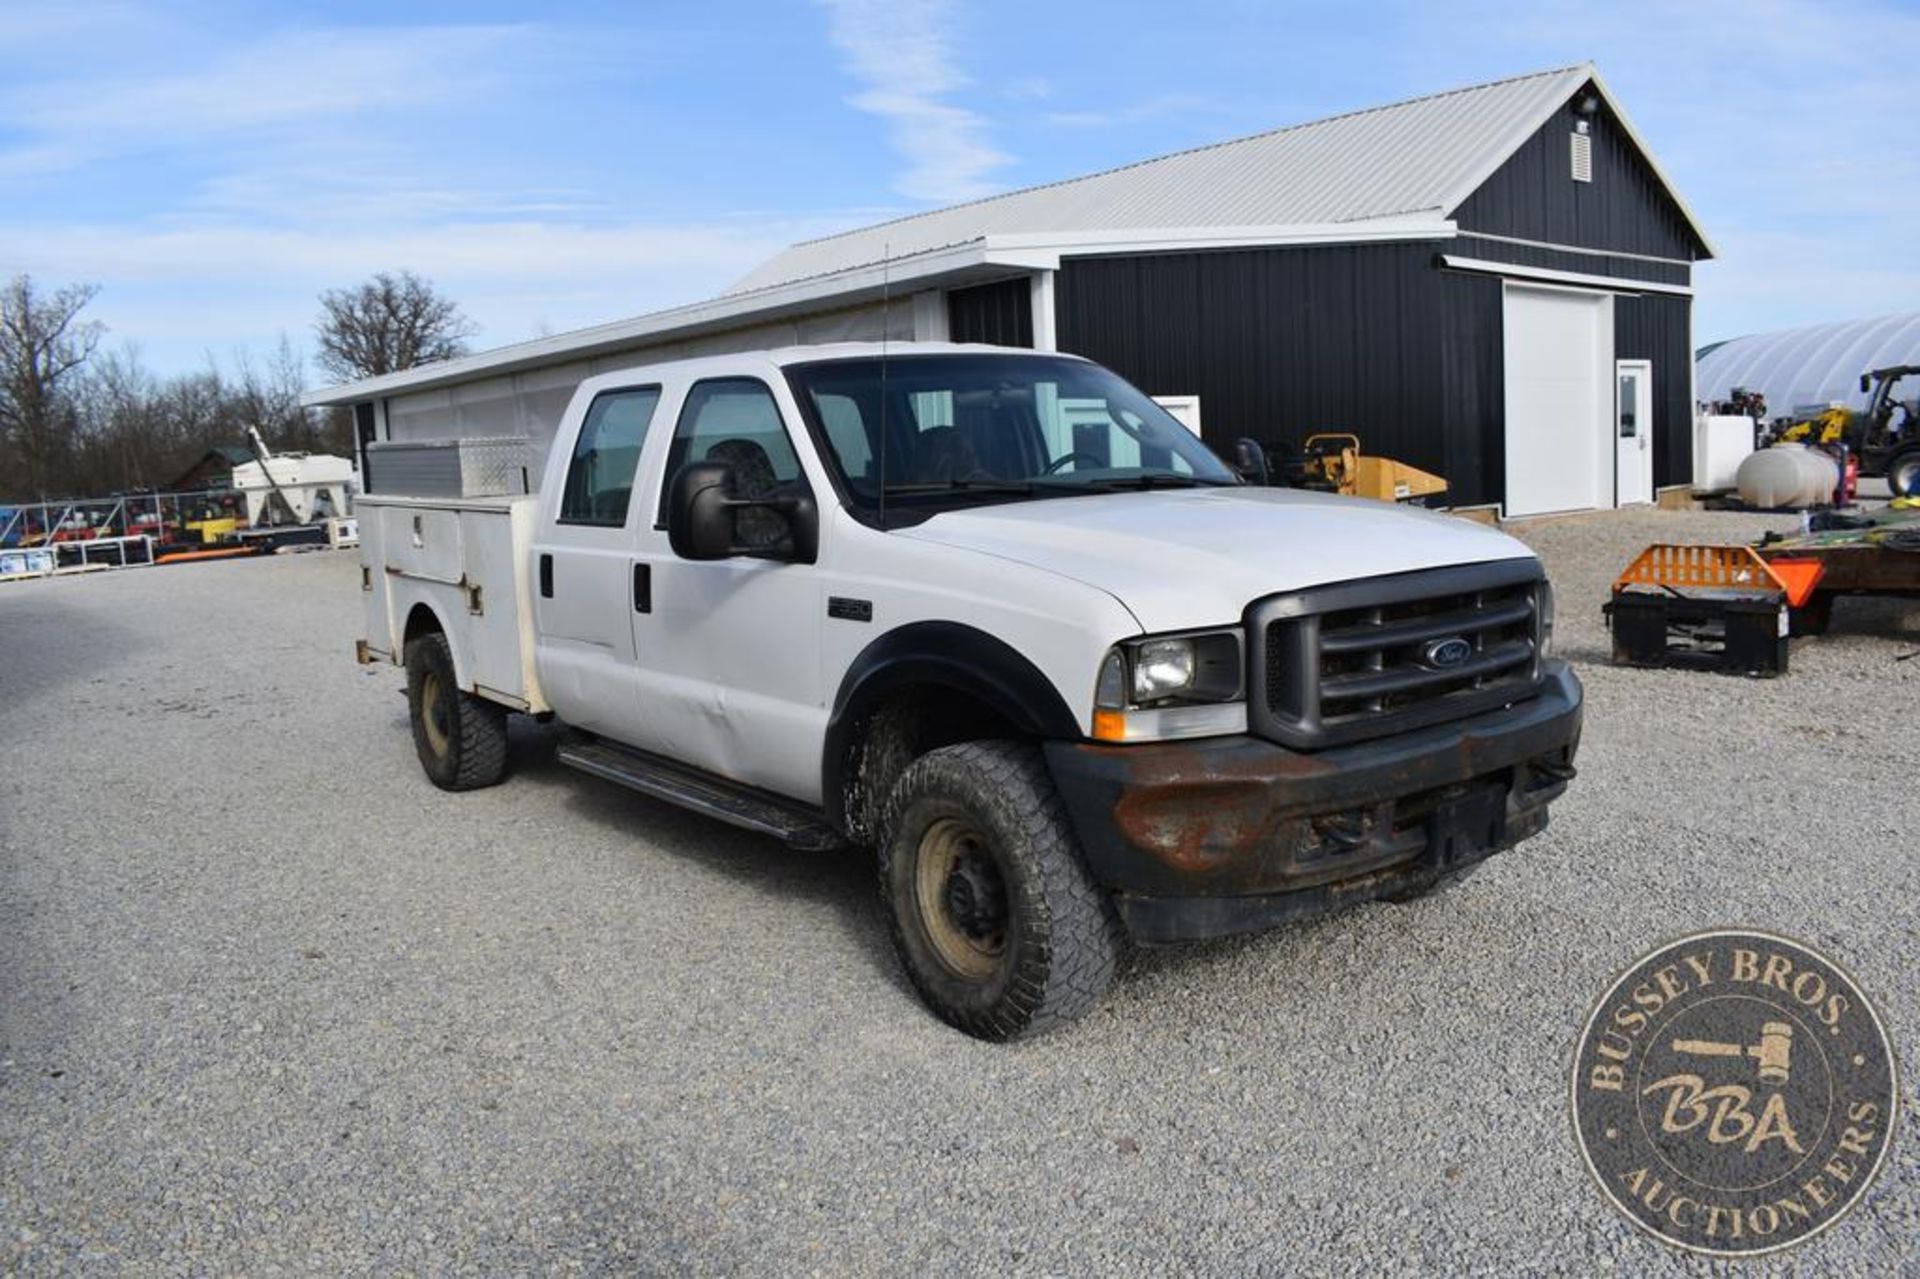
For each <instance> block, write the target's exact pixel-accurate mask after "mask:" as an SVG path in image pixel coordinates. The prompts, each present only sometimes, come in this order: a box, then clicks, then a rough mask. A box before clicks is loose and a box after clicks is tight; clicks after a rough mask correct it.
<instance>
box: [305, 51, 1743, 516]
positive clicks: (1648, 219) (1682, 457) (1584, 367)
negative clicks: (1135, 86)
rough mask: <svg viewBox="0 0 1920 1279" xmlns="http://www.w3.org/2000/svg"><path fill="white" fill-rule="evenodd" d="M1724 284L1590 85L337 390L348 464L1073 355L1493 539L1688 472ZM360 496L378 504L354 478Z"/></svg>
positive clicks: (1029, 207) (1201, 175) (1216, 169)
mask: <svg viewBox="0 0 1920 1279" xmlns="http://www.w3.org/2000/svg"><path fill="white" fill-rule="evenodd" d="M1711 255H1712V247H1711V245H1710V243H1709V241H1708V240H1707V237H1706V234H1705V232H1704V231H1703V230H1702V229H1701V228H1700V225H1699V223H1698V222H1697V220H1696V219H1695V218H1694V216H1693V214H1692V213H1691V212H1690V211H1689V210H1688V208H1687V207H1686V204H1685V203H1684V201H1683V200H1682V199H1681V198H1680V196H1679V194H1678V193H1677V192H1676V191H1675V190H1674V189H1673V187H1672V184H1671V183H1670V182H1669V181H1668V180H1667V177H1666V175H1665V174H1664V173H1663V172H1662V171H1661V169H1660V168H1659V165H1658V164H1657V162H1656V161H1655V160H1654V158H1653V156H1652V153H1651V152H1650V150H1649V149H1648V148H1647V146H1646V144H1645V142H1644V140H1643V139H1642V138H1641V137H1640V135H1639V133H1638V132H1637V131H1636V130H1635V129H1634V127H1633V125H1632V124H1631V123H1630V122H1629V120H1628V118H1627V116H1626V113H1625V112H1624V110H1623V109H1622V108H1621V106H1620V104H1619V103H1618V101H1617V100H1616V99H1615V98H1614V96H1613V94H1612V93H1611V92H1610V91H1609V90H1608V88H1607V86H1606V84H1605V82H1604V81H1603V80H1602V79H1601V77H1600V75H1599V73H1598V72H1597V71H1596V70H1595V68H1594V67H1593V66H1591V65H1589V64H1583V65H1580V66H1574V67H1567V68H1563V69H1560V70H1555V71H1547V72H1542V73H1539V74H1536V75H1529V76H1523V77H1519V78H1516V79H1511V80H1503V81H1499V82H1496V83H1493V84H1485V85H1480V86H1476V87H1473V88H1468V89H1461V90H1457V91H1454V92H1450V93H1441V94H1436V95H1433V96H1431V97H1425V98H1418V99H1415V100H1413V101H1410V102H1403V103H1399V104H1396V105H1393V106H1386V107H1380V108H1376V109H1373V110H1368V111H1360V112H1355V113H1352V114H1349V115H1342V116H1336V117H1333V118H1331V119H1327V120H1321V121H1317V122H1314V123H1310V124H1302V125H1296V126H1292V127H1289V128H1283V129H1278V130H1275V131H1273V132H1270V133H1263V134H1258V135H1255V136H1253V137H1248V138H1242V139H1239V140H1236V141H1231V142H1224V143H1220V144H1218V145H1215V146H1208V147H1202V148H1198V149H1195V150H1191V151H1183V152H1179V153H1176V154H1173V155H1168V156H1163V157H1160V158H1158V159H1153V160H1147V161H1143V162H1141V163H1139V164H1134V165H1129V166H1127V167H1124V168H1120V169H1115V170H1111V171H1108V172H1105V173H1097V174H1093V175H1091V176H1088V177H1082V178H1075V179H1072V180H1069V181H1063V182H1057V183H1053V184H1050V185H1046V186H1040V187H1034V188H1030V189H1027V190H1023V191H1015V192H1012V193H1009V194H1006V195H1000V196H994V197H991V198H988V199H984V200H979V201H974V202H972V203H968V204H963V205H958V206H955V207H953V208H948V209H941V210H936V211H933V212H929V213H922V214H917V215H914V216H911V217H906V218H901V219H898V220H895V221H892V222H887V223H883V224H881V225H878V226H872V227H867V228H863V229H860V230H856V231H850V232H847V233H845V234H841V235H835V236H830V237H827V238H824V239H820V240H814V241H810V242H807V243H804V244H799V245H795V246H794V247H793V248H791V249H789V250H787V251H786V252H784V253H782V254H779V255H778V256H776V257H775V258H773V259H772V260H771V261H769V262H767V263H765V264H764V265H762V266H761V267H759V268H758V269H756V270H755V271H753V272H752V273H751V274H749V275H748V276H747V277H746V278H745V279H743V280H742V281H740V282H739V284H737V285H736V286H735V287H734V288H733V289H732V290H730V291H729V292H727V293H724V294H722V295H721V296H719V297H717V298H714V299H712V300H710V301H707V302H702V303H698V304H695V305H692V306H686V307H680V308H676V309H674V310H670V311H663V312H658V313H655V314H652V315H647V316H641V317H639V318H637V319H632V320H625V321H620V322H617V323H613V324H607V325H602V326H599V327H596V328H591V329H584V330H580V331H578V332H574V333H567V334H562V335H558V336H555V337H550V338H542V339H539V340H537V341H533V342H525V343H521V344H518V345H515V346H509V347H504V348H501V349H498V350H494V351H488V352H484V353H482V354H479V355H474V356H469V357H465V358H463V359H459V360H452V361H447V362H445V363H441V364H435V365H429V366H425V367H422V368H418V369H413V370H409V371H407V372H404V373H398V374H393V375H391V376H388V377H383V378H377V379H373V380H370V381H366V382H361V383H356V384H353V385H349V386H343V387H335V388H332V389H330V390H327V391H323V392H318V393H316V394H315V395H313V396H311V397H309V401H308V402H309V403H313V404H326V405H351V406H352V407H353V409H354V412H355V415H356V421H357V424H358V427H359V431H360V436H361V439H362V440H363V442H364V441H372V440H376V439H378V440H407V439H419V438H427V437H434V436H445V435H447V434H448V433H449V432H450V431H452V432H457V433H458V434H462V435H469V436H502V435H525V436H528V437H530V438H532V439H534V440H535V441H536V443H544V442H545V441H546V440H548V439H549V438H551V435H552V433H553V430H554V428H555V426H556V424H557V420H558V417H559V415H560V413H561V411H562V410H563V409H564V407H565V405H566V402H567V399H568V397H569V396H570V395H571V393H572V390H573V388H574V386H575V385H576V384H577V383H578V382H579V381H580V379H581V378H583V377H586V376H588V375H590V374H592V373H596V372H604V371H607V370H610V369H616V368H620V367H623V366H626V365H632V364H636V363H641V362H645V361H650V360H656V359H665V358H673V357H675V356H681V355H691V354H701V353H708V352H715V351H725V350H740V349H750V348H755V347H768V346H784V345H789V344H792V343H809V342H825V341H837V340H845V339H873V338H878V337H880V336H882V334H885V335H886V336H888V337H890V338H894V339H912V338H918V339H926V340H952V341H979V342H995V343H1002V344H1008V345H1015V346H1031V347H1038V348H1041V349H1058V350H1063V351H1071V352H1075V353H1078V354H1082V355H1086V356H1089V357H1091V358H1092V359H1095V360H1098V361H1100V362H1101V363H1103V364H1106V365H1108V366H1110V367H1112V368H1114V369H1115V370H1117V371H1118V372H1120V373H1121V374H1123V375H1124V376H1126V377H1127V378H1129V379H1130V380H1131V381H1133V382H1135V383H1136V384H1138V385H1139V386H1140V387H1141V388H1142V389H1143V390H1145V391H1147V392H1148V393H1150V394H1152V395H1155V396H1157V397H1163V398H1165V399H1167V400H1173V399H1174V398H1176V397H1177V398H1178V399H1180V400H1181V401H1182V403H1181V412H1180V416H1182V418H1183V420H1187V421H1188V422H1189V423H1190V424H1193V425H1196V426H1197V429H1199V430H1200V431H1201V433H1202V434H1203V436H1204V437H1205V438H1206V439H1207V440H1208V441H1209V442H1210V443H1212V444H1214V445H1215V447H1216V448H1218V449H1220V450H1221V451H1223V452H1224V451H1226V450H1227V449H1228V448H1229V447H1230V445H1231V443H1232V441H1234V440H1235V439H1236V438H1238V437H1241V436H1249V437H1252V438H1254V439H1257V440H1261V441H1263V442H1264V441H1293V440H1298V439H1299V438H1301V437H1302V436H1304V435H1305V434H1308V433H1310V432H1313V431H1318V430H1351V431H1356V432H1358V433H1359V434H1360V435H1361V437H1362V438H1363V440H1364V441H1365V444H1366V446H1367V448H1368V450H1369V451H1371V452H1375V453H1382V454H1387V455H1391V456H1395V457H1398V458H1400V459H1402V460H1404V461H1407V462H1411V463H1413V464H1414V465H1416V466H1419V467H1422V468H1424V469H1427V470H1433V471H1439V472H1441V473H1442V474H1444V475H1445V476H1446V477H1447V478H1448V480H1449V481H1450V483H1451V486H1452V488H1451V500H1452V501H1453V502H1454V503H1455V504H1457V505H1483V504H1484V505H1498V506H1499V507H1500V508H1501V509H1502V510H1503V512H1504V513H1506V514H1508V515H1534V514H1541V513H1545V512H1550V511H1564V510H1579V509H1589V508H1595V507H1610V506H1615V505H1625V504H1631V503H1635V502H1645V501H1651V500H1653V498H1654V494H1655V491H1656V490H1657V489H1658V488H1661V487H1665V486H1670V485H1682V484H1686V483H1687V482H1688V481H1689V479H1690V478H1691V474H1692V459H1691V455H1690V447H1691V446H1690V438H1691V424H1692V419H1693V401H1694V395H1693V367H1694V366H1693V358H1692V340H1691V339H1692V334H1691V330H1692V270H1693V264H1694V263H1695V262H1697V261H1700V260H1702V259H1705V258H1708V257H1710V256H1711ZM368 483H369V484H370V486H371V487H372V489H373V490H374V491H378V488H379V476H378V475H377V474H374V475H371V476H369V477H368Z"/></svg>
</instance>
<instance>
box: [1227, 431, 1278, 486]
mask: <svg viewBox="0 0 1920 1279" xmlns="http://www.w3.org/2000/svg"><path fill="white" fill-rule="evenodd" d="M1233 469H1234V470H1235V471H1238V472H1239V473H1240V478H1241V479H1243V480H1245V481H1246V482H1247V483H1249V484H1271V483H1272V482H1273V480H1272V477H1271V475H1270V474H1269V473H1268V471H1267V451H1266V450H1265V449H1263V448H1261V447H1260V443H1259V441H1258V440H1251V439H1248V438H1247V437H1246V436H1244V435H1243V436H1241V437H1240V438H1239V439H1237V440H1235V441H1234V442H1233Z"/></svg>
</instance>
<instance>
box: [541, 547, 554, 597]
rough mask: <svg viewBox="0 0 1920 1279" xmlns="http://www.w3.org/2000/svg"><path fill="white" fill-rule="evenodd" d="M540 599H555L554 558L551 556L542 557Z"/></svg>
mask: <svg viewBox="0 0 1920 1279" xmlns="http://www.w3.org/2000/svg"><path fill="white" fill-rule="evenodd" d="M540 598H541V599H543V600H550V599H552V598H553V556H551V555H542V556H541V557H540Z"/></svg>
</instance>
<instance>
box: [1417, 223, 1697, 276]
mask: <svg viewBox="0 0 1920 1279" xmlns="http://www.w3.org/2000/svg"><path fill="white" fill-rule="evenodd" d="M1446 252H1447V253H1449V254H1451V255H1453V256H1455V257H1462V258H1479V259H1481V260H1482V261H1485V262H1502V263H1508V262H1510V263H1512V264H1513V265H1515V266H1537V267H1546V268H1548V269H1549V270H1554V271H1578V272H1581V273H1583V274H1586V275H1606V276H1612V277H1614V278H1615V279H1621V280H1644V281H1646V282H1648V283H1651V284H1680V285H1685V284H1690V283H1692V280H1693V268H1692V267H1690V266H1688V265H1686V264H1685V263H1682V262H1650V261H1648V260H1647V259H1645V258H1623V257H1618V256H1616V255H1613V254H1607V253H1583V252H1574V251H1568V250H1563V249H1543V248H1538V247H1536V246H1534V245H1531V244H1509V243H1506V242H1505V241H1502V240H1488V239H1485V238H1483V237H1480V236H1473V235H1460V236H1456V237H1455V238H1454V239H1452V240H1450V241H1448V242H1447V245H1446Z"/></svg>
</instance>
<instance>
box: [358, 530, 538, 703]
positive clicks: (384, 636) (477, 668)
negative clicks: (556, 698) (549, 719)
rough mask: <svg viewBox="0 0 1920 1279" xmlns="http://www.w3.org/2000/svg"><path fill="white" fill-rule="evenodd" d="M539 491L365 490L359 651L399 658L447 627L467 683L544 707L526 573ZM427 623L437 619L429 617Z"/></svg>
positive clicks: (467, 687) (500, 697) (493, 696)
mask: <svg viewBox="0 0 1920 1279" xmlns="http://www.w3.org/2000/svg"><path fill="white" fill-rule="evenodd" d="M538 502H539V499H538V498H537V497H467V498H444V497H434V498H426V497H394V496H388V495H375V494H367V495H365V496H363V497H361V499H360V505H359V513H360V588H361V591H362V593H363V594H364V596H365V598H366V631H367V638H366V639H365V640H363V641H362V644H363V646H364V650H365V651H364V653H363V654H362V656H363V659H364V658H365V657H375V658H379V659H380V660H382V661H390V662H399V661H401V660H402V655H403V654H404V653H405V651H406V642H407V637H408V635H409V634H410V633H417V632H418V631H419V630H420V629H421V628H422V627H423V626H426V627H428V629H438V630H440V631H442V632H444V633H445V635H446V636H447V642H448V646H449V647H450V648H451V649H452V650H453V667H454V673H455V676H456V677H457V679H458V681H459V684H460V687H461V689H462V690H463V691H465V692H469V693H472V694H473V695H475V696H476V697H484V698H486V699H487V700H489V701H494V702H499V703H500V704H501V705H503V706H509V707H511V708H513V709H514V710H517V711H527V712H530V713H533V714H541V713H544V712H545V711H546V710H547V709H548V707H547V701H546V698H545V697H544V696H542V695H541V692H540V677H539V674H538V672H537V671H536V670H535V669H534V660H533V656H534V641H533V584H532V583H531V582H530V581H528V572H529V570H528V564H529V563H530V561H531V558H532V557H531V556H530V555H529V553H528V547H529V546H530V545H531V542H532V537H533V526H534V518H535V509H536V506H537V504H538ZM429 623H431V625H429Z"/></svg>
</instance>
